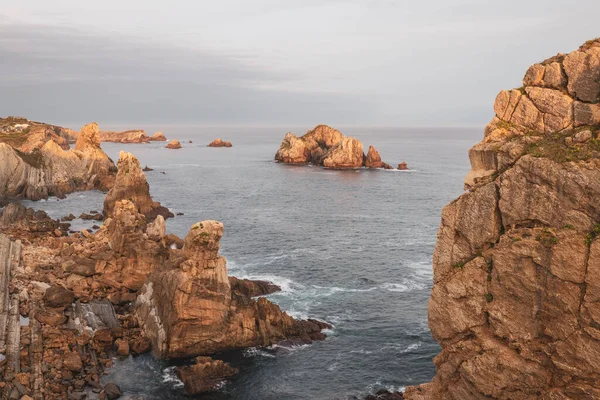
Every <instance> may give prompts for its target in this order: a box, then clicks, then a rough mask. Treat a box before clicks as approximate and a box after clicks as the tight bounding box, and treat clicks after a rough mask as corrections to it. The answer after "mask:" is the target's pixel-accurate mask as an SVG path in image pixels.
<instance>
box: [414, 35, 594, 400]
mask: <svg viewBox="0 0 600 400" xmlns="http://www.w3.org/2000/svg"><path fill="white" fill-rule="evenodd" d="M523 85H524V86H523V87H522V88H520V89H515V90H511V91H502V92H500V94H499V95H498V97H497V98H496V103H495V104H494V110H495V112H496V116H495V117H494V119H493V120H492V121H491V122H490V124H489V125H488V126H487V127H486V129H485V136H484V139H483V141H482V142H481V143H479V144H477V145H475V146H474V147H473V148H472V149H471V150H470V152H469V157H470V159H471V166H472V169H471V172H470V173H469V174H468V176H467V178H466V181H465V187H466V188H467V189H469V191H468V192H467V193H465V194H463V195H462V196H461V197H459V198H458V199H457V200H455V201H453V202H452V203H450V204H449V205H448V206H446V207H445V208H444V210H443V212H442V222H441V225H440V229H439V231H438V241H437V245H436V248H435V252H434V256H433V267H434V286H433V290H432V293H431V298H430V301H429V326H430V328H431V332H432V334H433V336H434V338H435V339H436V340H437V341H438V342H439V343H440V345H441V346H442V351H441V353H440V354H439V355H438V356H436V357H435V358H434V363H435V365H436V369H437V375H436V376H435V377H434V379H433V381H432V382H430V383H427V384H424V385H421V386H418V387H410V388H407V390H406V392H405V393H404V396H405V398H407V399H448V400H450V399H456V400H459V399H460V400H464V399H484V398H485V399H595V398H600V369H598V366H599V365H600V242H599V241H598V240H599V239H598V236H599V235H600V207H599V206H598V202H597V201H596V200H597V199H598V198H600V186H599V184H598V183H599V182H600V146H599V145H598V134H599V131H598V128H599V124H600V114H599V113H598V103H599V101H600V40H598V39H597V40H593V41H590V42H587V43H585V44H584V45H583V46H582V47H581V48H580V49H579V50H577V51H574V52H572V53H570V54H567V55H564V54H559V55H557V56H555V57H552V58H550V59H548V60H546V61H544V62H541V63H539V64H535V65H533V66H532V67H531V68H529V70H528V71H527V73H526V74H525V78H524V79H523Z"/></svg>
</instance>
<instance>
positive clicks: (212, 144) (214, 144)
mask: <svg viewBox="0 0 600 400" xmlns="http://www.w3.org/2000/svg"><path fill="white" fill-rule="evenodd" d="M208 147H231V142H230V141H229V140H227V141H225V142H224V141H223V140H221V138H217V139H215V140H213V141H212V142H210V143H209V144H208Z"/></svg>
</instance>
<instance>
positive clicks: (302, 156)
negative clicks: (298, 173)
mask: <svg viewBox="0 0 600 400" xmlns="http://www.w3.org/2000/svg"><path fill="white" fill-rule="evenodd" d="M309 157H310V150H309V149H308V148H307V147H306V142H305V141H304V140H302V139H301V138H298V137H297V136H295V135H294V134H292V133H289V132H288V133H286V135H285V137H284V138H283V141H282V142H281V146H280V147H279V150H277V154H275V160H277V161H279V162H282V163H285V164H306V163H307V162H308V160H309Z"/></svg>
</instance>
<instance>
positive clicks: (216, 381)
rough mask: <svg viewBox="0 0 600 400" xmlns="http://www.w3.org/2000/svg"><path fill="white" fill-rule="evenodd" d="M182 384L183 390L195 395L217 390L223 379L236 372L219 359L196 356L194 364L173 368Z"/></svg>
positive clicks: (236, 371)
mask: <svg viewBox="0 0 600 400" xmlns="http://www.w3.org/2000/svg"><path fill="white" fill-rule="evenodd" d="M175 372H176V373H177V376H178V377H179V379H181V381H182V382H183V384H184V387H185V391H186V392H187V393H188V394H191V395H197V394H201V393H206V392H212V391H215V390H217V389H218V388H219V387H221V385H222V384H223V382H224V381H226V380H227V379H228V378H230V377H232V376H234V375H235V374H237V373H238V370H237V369H235V368H232V367H230V366H229V365H227V364H225V363H224V362H223V361H221V360H213V359H212V358H210V357H196V359H195V364H192V365H187V366H183V367H177V368H176V369H175Z"/></svg>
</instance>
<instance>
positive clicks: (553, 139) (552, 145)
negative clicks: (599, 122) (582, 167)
mask: <svg viewBox="0 0 600 400" xmlns="http://www.w3.org/2000/svg"><path fill="white" fill-rule="evenodd" d="M582 130H590V131H592V132H595V131H597V130H598V126H586V127H580V128H577V129H572V130H568V131H563V132H554V133H549V134H546V135H543V136H542V137H541V138H542V139H541V140H540V141H538V142H536V143H531V144H529V145H528V146H527V147H526V149H525V153H526V154H530V155H532V156H533V157H546V158H549V159H551V160H553V161H556V162H558V163H563V162H570V161H587V160H590V159H591V158H600V140H598V139H596V138H592V139H590V140H589V141H587V142H586V143H574V144H572V145H567V144H566V143H565V139H566V138H567V137H572V136H574V134H575V133H577V132H580V131H582Z"/></svg>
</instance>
